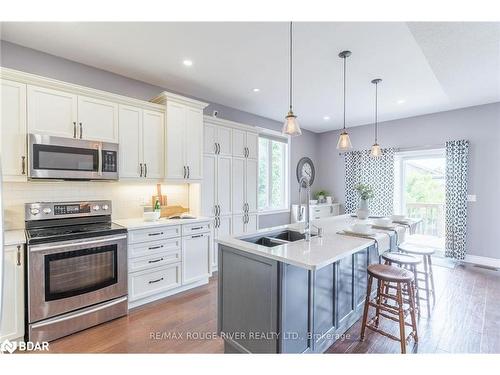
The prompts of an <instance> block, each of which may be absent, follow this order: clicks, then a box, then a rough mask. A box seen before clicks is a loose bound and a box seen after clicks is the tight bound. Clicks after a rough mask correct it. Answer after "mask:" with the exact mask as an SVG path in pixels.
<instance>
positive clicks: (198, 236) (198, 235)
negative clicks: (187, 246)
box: [191, 234, 205, 238]
mask: <svg viewBox="0 0 500 375" xmlns="http://www.w3.org/2000/svg"><path fill="white" fill-rule="evenodd" d="M204 236H205V235H204V234H195V235H194V236H191V238H200V237H204Z"/></svg>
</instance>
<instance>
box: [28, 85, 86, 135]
mask: <svg viewBox="0 0 500 375" xmlns="http://www.w3.org/2000/svg"><path fill="white" fill-rule="evenodd" d="M77 108H78V97H77V95H75V94H71V93H69V92H64V91H58V90H53V89H48V88H44V87H37V86H32V85H28V131H29V132H30V133H40V134H48V135H55V136H59V137H70V138H77V135H78V129H77V125H78V124H77V123H78V113H77Z"/></svg>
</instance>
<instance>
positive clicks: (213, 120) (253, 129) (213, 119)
mask: <svg viewBox="0 0 500 375" xmlns="http://www.w3.org/2000/svg"><path fill="white" fill-rule="evenodd" d="M203 121H204V122H205V123H208V124H213V125H220V126H227V127H230V128H235V129H241V130H247V131H251V132H258V130H259V128H257V127H256V126H253V125H247V124H242V123H239V122H236V121H231V120H225V119H223V118H218V117H214V116H208V115H204V116H203Z"/></svg>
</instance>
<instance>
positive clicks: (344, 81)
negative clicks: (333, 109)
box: [344, 56, 346, 131]
mask: <svg viewBox="0 0 500 375" xmlns="http://www.w3.org/2000/svg"><path fill="white" fill-rule="evenodd" d="M345 59H346V56H344V131H345V72H346V68H345V66H346V61H345Z"/></svg>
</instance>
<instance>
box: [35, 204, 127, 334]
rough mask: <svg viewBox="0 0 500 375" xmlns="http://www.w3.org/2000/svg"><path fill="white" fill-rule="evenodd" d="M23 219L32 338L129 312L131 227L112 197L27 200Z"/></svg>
mask: <svg viewBox="0 0 500 375" xmlns="http://www.w3.org/2000/svg"><path fill="white" fill-rule="evenodd" d="M25 220H26V234H27V241H28V246H27V259H28V262H27V268H28V269H27V293H26V295H27V304H26V305H27V310H28V314H27V330H26V333H27V339H28V340H30V341H50V340H54V339H57V338H59V337H62V336H66V335H69V334H71V333H73V332H77V331H80V330H83V329H85V328H88V327H91V326H94V325H97V324H100V323H103V322H105V321H108V320H111V319H115V318H117V317H119V316H123V315H126V314H127V231H126V229H125V228H123V227H121V226H118V225H116V224H113V223H112V222H111V202H110V201H87V202H51V203H28V204H26V205H25Z"/></svg>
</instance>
